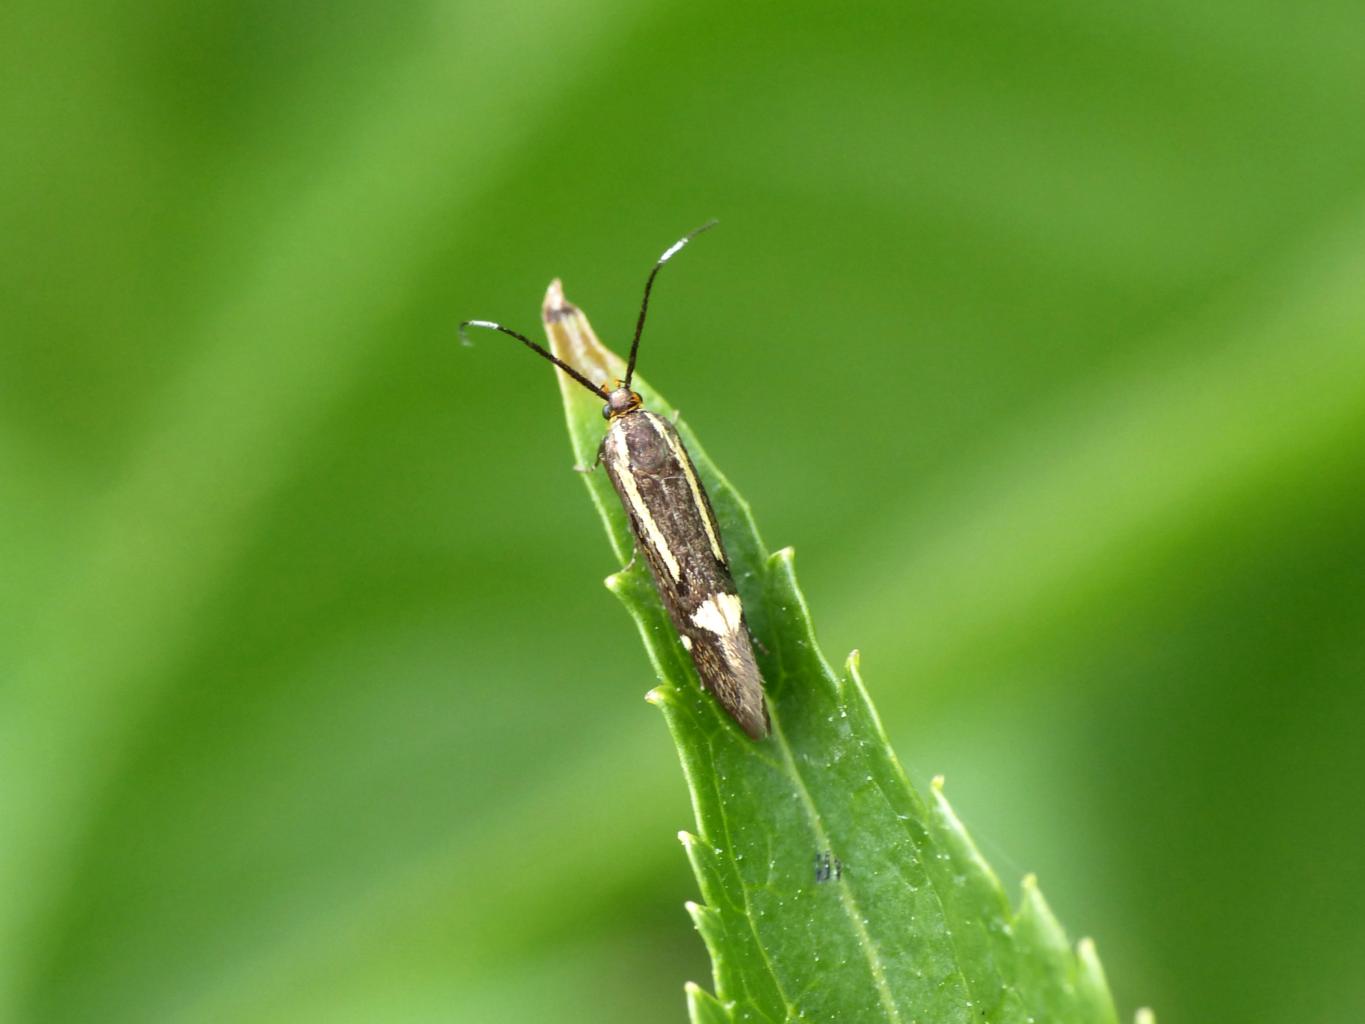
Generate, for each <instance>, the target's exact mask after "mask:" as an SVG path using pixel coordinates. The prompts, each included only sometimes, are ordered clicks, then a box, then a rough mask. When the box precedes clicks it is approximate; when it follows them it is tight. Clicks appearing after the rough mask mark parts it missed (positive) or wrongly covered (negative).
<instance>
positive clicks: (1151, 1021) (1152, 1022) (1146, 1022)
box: [1133, 1006, 1156, 1024]
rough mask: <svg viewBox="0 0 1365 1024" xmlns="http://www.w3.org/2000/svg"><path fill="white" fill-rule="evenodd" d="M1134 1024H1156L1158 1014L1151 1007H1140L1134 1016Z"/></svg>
mask: <svg viewBox="0 0 1365 1024" xmlns="http://www.w3.org/2000/svg"><path fill="white" fill-rule="evenodd" d="M1133 1024H1156V1012H1155V1011H1154V1010H1152V1008H1151V1007H1150V1006H1142V1007H1139V1008H1138V1011H1137V1013H1135V1014H1133Z"/></svg>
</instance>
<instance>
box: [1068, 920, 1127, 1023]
mask: <svg viewBox="0 0 1365 1024" xmlns="http://www.w3.org/2000/svg"><path fill="white" fill-rule="evenodd" d="M1076 959H1077V960H1078V961H1079V966H1080V970H1079V971H1078V972H1077V977H1076V994H1077V996H1078V997H1079V1000H1080V1003H1081V1006H1082V1008H1083V1010H1084V1011H1085V1013H1086V1018H1087V1019H1088V1020H1094V1021H1104V1022H1106V1024H1118V1013H1117V1011H1116V1010H1115V1009H1114V997H1113V996H1112V995H1111V994H1110V992H1109V981H1108V980H1107V979H1106V978H1105V976H1104V968H1103V967H1102V966H1100V956H1099V953H1098V952H1096V950H1095V940H1094V939H1091V938H1084V939H1081V941H1080V942H1078V943H1076Z"/></svg>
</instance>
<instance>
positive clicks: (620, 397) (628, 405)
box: [602, 381, 644, 420]
mask: <svg viewBox="0 0 1365 1024" xmlns="http://www.w3.org/2000/svg"><path fill="white" fill-rule="evenodd" d="M643 404H644V399H643V398H641V397H640V393H639V392H638V391H632V390H630V388H628V387H626V385H625V384H623V383H621V382H620V381H617V382H616V387H615V388H613V389H612V390H611V392H609V393H608V395H607V404H606V405H604V406H602V418H603V419H604V420H609V419H614V418H615V417H617V416H623V415H625V414H626V413H628V412H634V411H635V410H636V409H638V408H640V406H641V405H643Z"/></svg>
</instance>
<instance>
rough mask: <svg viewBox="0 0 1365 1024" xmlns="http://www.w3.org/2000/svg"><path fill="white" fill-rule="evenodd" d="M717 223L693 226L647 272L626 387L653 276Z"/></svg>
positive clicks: (631, 344)
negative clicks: (688, 244)
mask: <svg viewBox="0 0 1365 1024" xmlns="http://www.w3.org/2000/svg"><path fill="white" fill-rule="evenodd" d="M719 223H720V221H718V220H714V219H712V220H708V221H707V222H706V223H705V224H703V225H702V226H701V227H699V228H693V229H692V230H691V231H689V232H688V233H687V234H685V235H683V236H682V238H680V239H678V240H677V241H676V242H674V243H673V244H672V245H670V246H669V247H668V248H667V249H665V250H664V254H663V255H662V256H660V257H659V262H657V263H655V264H654V269H653V270H651V271H650V272H649V277H648V278H646V280H645V297H644V298H643V299H642V300H641V302H640V318H639V319H638V320H636V321H635V337H634V338H632V339H631V341H630V359H629V360H628V361H627V362H626V379H625V381H624V382H623V383H624V384H625V386H626V387H627V388H629V387H630V378H631V377H633V376H634V375H635V353H636V352H637V351H639V348H640V334H641V332H643V331H644V329H645V313H646V312H648V311H649V291H650V289H651V288H653V287H654V278H655V277H656V276H657V275H658V273H659V271H660V269H662V267H663V265H664V264H665V263H667V262H668V261H669V260H671V259H672V258H673V257H674V256H676V255H677V254H678V251H679V250H680V249H682V247H683V246H684V245H686V244H687V243H688V242H690V241H692V239H694V238H696V237H697V236H698V235H699V234H701V233H702V232H703V231H709V230H711V229H712V228H713V227H715V226H716V225H717V224H719Z"/></svg>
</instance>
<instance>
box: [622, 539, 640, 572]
mask: <svg viewBox="0 0 1365 1024" xmlns="http://www.w3.org/2000/svg"><path fill="white" fill-rule="evenodd" d="M639 557H640V545H639V544H636V545H634V546H633V547H631V549H630V561H629V562H627V563H626V564H625V565H623V566H621V571H622V572H630V570H631V569H632V568H633V567H634V566H635V559H637V558H639Z"/></svg>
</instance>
